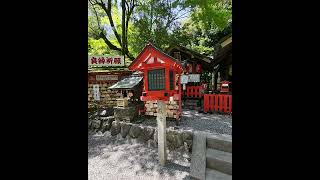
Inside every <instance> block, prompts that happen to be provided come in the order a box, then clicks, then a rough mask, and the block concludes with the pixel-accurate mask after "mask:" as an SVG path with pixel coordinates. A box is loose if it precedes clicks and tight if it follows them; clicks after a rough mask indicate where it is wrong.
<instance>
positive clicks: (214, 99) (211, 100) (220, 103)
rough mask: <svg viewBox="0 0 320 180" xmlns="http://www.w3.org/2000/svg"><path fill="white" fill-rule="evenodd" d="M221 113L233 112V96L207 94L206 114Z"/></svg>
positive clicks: (205, 101) (205, 102)
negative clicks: (211, 112) (209, 112)
mask: <svg viewBox="0 0 320 180" xmlns="http://www.w3.org/2000/svg"><path fill="white" fill-rule="evenodd" d="M208 111H220V112H225V113H231V112H232V95H227V94H205V95H204V112H208Z"/></svg>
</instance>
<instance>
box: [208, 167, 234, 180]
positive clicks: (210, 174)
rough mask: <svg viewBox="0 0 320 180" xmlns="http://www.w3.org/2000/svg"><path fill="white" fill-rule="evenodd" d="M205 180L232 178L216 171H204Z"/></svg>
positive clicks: (226, 179) (230, 179)
mask: <svg viewBox="0 0 320 180" xmlns="http://www.w3.org/2000/svg"><path fill="white" fill-rule="evenodd" d="M206 180H232V176H231V175H229V174H224V173H222V172H219V171H216V170H214V169H209V168H207V169H206Z"/></svg>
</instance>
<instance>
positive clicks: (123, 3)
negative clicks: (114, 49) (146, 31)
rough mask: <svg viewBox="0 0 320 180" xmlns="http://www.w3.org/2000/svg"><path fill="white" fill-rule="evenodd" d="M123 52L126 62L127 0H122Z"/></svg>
mask: <svg viewBox="0 0 320 180" xmlns="http://www.w3.org/2000/svg"><path fill="white" fill-rule="evenodd" d="M121 5H122V54H123V58H124V63H125V55H126V37H127V36H126V5H125V0H122V2H121Z"/></svg>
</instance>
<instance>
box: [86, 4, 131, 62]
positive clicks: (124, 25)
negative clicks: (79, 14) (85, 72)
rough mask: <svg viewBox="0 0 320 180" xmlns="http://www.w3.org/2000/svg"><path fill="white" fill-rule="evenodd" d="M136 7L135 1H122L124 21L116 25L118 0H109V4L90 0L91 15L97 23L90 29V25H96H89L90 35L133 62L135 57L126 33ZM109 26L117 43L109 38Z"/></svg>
mask: <svg viewBox="0 0 320 180" xmlns="http://www.w3.org/2000/svg"><path fill="white" fill-rule="evenodd" d="M135 6H136V2H135V0H122V3H121V7H122V20H121V22H118V23H116V22H115V20H114V18H115V17H116V16H114V15H115V14H116V13H117V12H114V11H117V10H118V3H117V1H116V0H114V1H112V0H107V2H105V1H103V0H89V9H90V11H91V13H92V14H91V15H92V16H93V17H95V23H96V25H95V26H94V25H93V27H92V26H91V27H90V25H92V24H95V23H92V24H90V23H89V28H90V29H91V31H90V32H89V34H90V33H91V35H92V37H95V38H96V39H98V38H102V39H103V40H104V42H105V43H106V44H107V46H108V47H109V48H110V49H111V50H116V51H119V52H121V53H123V54H125V55H127V56H128V57H129V58H130V59H131V60H133V59H134V57H133V56H132V54H131V53H130V52H129V51H128V45H127V43H128V40H127V38H128V36H127V35H126V33H127V32H128V24H129V21H130V17H131V15H132V13H133V10H134V8H135ZM105 17H107V18H105ZM120 24H121V25H120ZM107 26H110V27H111V30H110V31H111V32H112V33H113V35H114V36H115V39H116V42H114V41H113V42H112V40H110V36H108V33H110V32H108V28H107ZM119 27H121V29H120V28H119ZM120 30H121V31H120ZM120 32H121V33H120ZM121 37H122V38H121Z"/></svg>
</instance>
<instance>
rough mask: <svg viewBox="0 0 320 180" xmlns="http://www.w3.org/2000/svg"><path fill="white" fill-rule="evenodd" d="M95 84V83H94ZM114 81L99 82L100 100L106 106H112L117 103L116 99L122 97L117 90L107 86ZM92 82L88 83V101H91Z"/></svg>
mask: <svg viewBox="0 0 320 180" xmlns="http://www.w3.org/2000/svg"><path fill="white" fill-rule="evenodd" d="M94 84H97V83H94ZM113 84H114V83H99V91H100V101H101V104H104V105H105V106H106V107H113V106H116V105H117V101H116V99H118V98H120V97H122V94H121V93H120V92H119V91H117V90H110V89H108V87H110V86H112V85H113ZM93 100H94V98H93V83H89V84H88V102H89V103H91V102H93Z"/></svg>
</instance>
